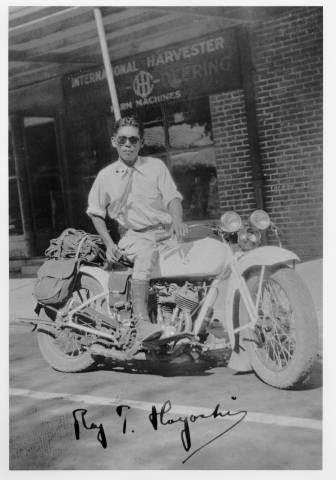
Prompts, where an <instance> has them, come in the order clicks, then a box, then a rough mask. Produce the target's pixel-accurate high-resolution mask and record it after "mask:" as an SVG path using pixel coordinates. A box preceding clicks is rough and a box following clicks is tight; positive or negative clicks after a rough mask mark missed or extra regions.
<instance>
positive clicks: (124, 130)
mask: <svg viewBox="0 0 336 480" xmlns="http://www.w3.org/2000/svg"><path fill="white" fill-rule="evenodd" d="M112 145H113V146H114V148H116V149H117V152H118V154H119V157H120V158H121V160H122V161H123V162H124V163H126V165H130V166H131V165H133V164H134V163H135V161H136V159H137V158H138V153H139V150H140V148H141V146H142V140H141V139H140V134H139V129H138V128H137V127H132V126H129V125H126V126H124V127H120V128H119V130H118V133H117V134H116V135H115V136H114V137H112Z"/></svg>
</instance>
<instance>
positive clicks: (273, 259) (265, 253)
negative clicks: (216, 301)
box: [224, 246, 300, 371]
mask: <svg viewBox="0 0 336 480" xmlns="http://www.w3.org/2000/svg"><path fill="white" fill-rule="evenodd" d="M299 261H300V259H299V257H298V256H297V255H295V253H293V252H291V251H290V250H286V249H284V248H280V247H272V246H265V247H259V248H257V249H255V250H251V251H249V252H247V253H244V254H243V255H242V256H241V257H240V258H239V259H238V260H237V262H236V263H235V265H234V267H235V268H236V270H237V271H238V273H239V274H240V275H242V276H243V275H244V273H245V272H246V271H247V270H249V269H250V268H252V267H256V266H258V267H261V266H266V267H270V266H274V265H281V264H285V265H286V264H289V263H292V262H299ZM227 282H228V283H227V286H226V292H225V304H224V305H225V306H224V312H225V314H224V318H225V320H226V327H227V330H228V334H229V338H230V342H231V345H234V344H235V337H234V333H233V330H234V327H233V318H234V316H235V315H237V312H236V311H235V310H236V309H237V305H236V304H235V293H236V292H237V290H238V289H239V285H238V282H237V280H236V279H235V277H234V275H231V276H230V277H229V279H228V281H227ZM229 367H230V368H233V369H235V370H238V371H248V370H250V369H251V365H250V362H249V358H248V356H247V353H246V351H245V350H242V349H240V350H239V353H236V352H234V351H233V352H232V356H231V359H230V362H229Z"/></svg>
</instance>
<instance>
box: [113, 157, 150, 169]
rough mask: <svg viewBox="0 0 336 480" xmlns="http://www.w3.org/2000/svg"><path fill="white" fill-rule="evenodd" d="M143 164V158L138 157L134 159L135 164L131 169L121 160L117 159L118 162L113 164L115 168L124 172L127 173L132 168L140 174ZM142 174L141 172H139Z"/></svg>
mask: <svg viewBox="0 0 336 480" xmlns="http://www.w3.org/2000/svg"><path fill="white" fill-rule="evenodd" d="M142 164H143V157H141V156H140V155H138V158H137V159H136V161H135V163H134V164H133V165H132V167H129V166H128V165H126V163H124V162H123V161H122V160H121V158H120V157H119V158H118V160H117V161H116V162H115V166H116V168H119V169H123V170H125V171H128V170H129V169H130V168H134V169H135V170H138V171H139V172H141V166H142ZM141 173H142V172H141Z"/></svg>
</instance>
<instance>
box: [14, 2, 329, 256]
mask: <svg viewBox="0 0 336 480" xmlns="http://www.w3.org/2000/svg"><path fill="white" fill-rule="evenodd" d="M322 62H323V31H322V8H320V7H302V8H300V9H298V8H296V9H294V10H293V11H291V10H290V9H289V10H288V12H286V13H285V14H282V15H280V16H277V17H276V18H272V19H269V20H267V21H263V22H260V23H257V24H256V25H254V26H253V28H251V27H249V28H247V27H243V26H238V27H233V28H228V29H225V30H222V31H217V32H212V33H211V34H209V35H206V36H203V37H202V38H198V37H195V38H192V39H190V40H188V41H184V42H183V43H181V42H177V43H172V44H170V45H169V46H166V47H164V48H159V49H158V48H155V45H153V50H151V51H148V52H146V53H141V54H138V55H134V56H130V57H127V58H124V59H122V60H121V61H118V62H112V67H113V73H114V78H115V83H116V88H117V93H118V99H119V103H120V109H121V114H122V115H126V114H134V113H135V114H136V115H137V116H139V117H140V119H141V120H142V121H143V123H144V125H145V147H144V149H143V152H142V153H143V154H145V155H152V156H157V157H159V158H161V159H163V160H164V161H165V162H166V164H167V166H168V167H169V169H170V170H171V172H172V175H173V176H174V178H175V180H176V183H177V185H178V187H179V189H180V190H181V192H182V194H183V197H184V212H185V218H186V220H190V221H204V220H207V219H217V218H219V216H220V214H221V212H223V211H225V210H228V209H230V210H231V209H233V210H236V211H237V212H238V213H240V214H241V215H242V216H243V217H244V218H247V216H248V215H249V213H250V212H251V211H252V210H253V209H255V208H264V209H265V210H267V211H268V212H269V214H270V216H271V218H272V220H273V221H274V222H275V223H276V224H277V225H278V227H279V229H280V234H281V238H282V240H283V245H284V246H285V247H287V248H289V249H293V250H295V251H296V252H297V253H298V255H299V256H301V258H302V259H309V258H316V257H319V256H322V167H323V166H322V92H323V84H322V81H323V68H322ZM9 109H10V111H9V114H10V122H9V125H10V129H9V137H10V139H9V146H10V149H9V150H10V151H9V174H10V179H9V194H10V198H9V220H10V230H9V233H10V248H11V251H10V255H11V257H13V258H14V257H20V256H29V255H40V254H42V253H43V250H44V249H45V248H46V247H47V246H48V243H49V240H50V239H51V238H52V237H53V236H56V235H58V234H59V233H60V232H61V231H62V229H64V228H66V227H68V226H73V227H76V228H82V229H85V230H88V231H90V230H92V226H91V224H90V220H89V218H88V217H87V216H86V214H85V210H86V202H87V195H88V191H89V189H90V187H91V184H92V182H93V179H94V178H95V176H96V174H97V172H98V171H99V170H100V169H101V168H102V167H104V166H105V165H106V164H108V163H109V162H111V161H113V160H114V159H115V153H114V151H113V149H112V147H111V142H110V136H111V130H112V125H113V121H114V117H113V114H112V112H111V108H110V100H109V92H108V88H107V83H106V78H105V72H104V68H103V67H94V68H90V69H85V70H79V71H77V72H73V73H71V74H69V75H64V76H62V77H61V78H54V79H50V80H48V81H43V82H40V83H35V84H32V85H30V86H29V87H24V88H19V89H14V90H12V91H10V93H9ZM112 228H113V226H112ZM270 241H272V239H270Z"/></svg>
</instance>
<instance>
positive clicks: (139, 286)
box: [131, 280, 162, 343]
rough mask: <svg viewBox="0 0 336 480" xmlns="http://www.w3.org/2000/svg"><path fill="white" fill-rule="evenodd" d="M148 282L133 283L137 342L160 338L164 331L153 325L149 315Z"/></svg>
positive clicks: (132, 292)
mask: <svg viewBox="0 0 336 480" xmlns="http://www.w3.org/2000/svg"><path fill="white" fill-rule="evenodd" d="M148 291H149V281H148V280H132V281H131V297H132V303H133V314H134V319H135V322H136V330H137V335H136V342H139V343H141V342H142V341H143V340H149V339H153V338H159V337H160V335H161V333H162V329H161V328H159V327H158V326H157V325H154V324H153V323H151V321H150V319H149V315H148Z"/></svg>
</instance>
